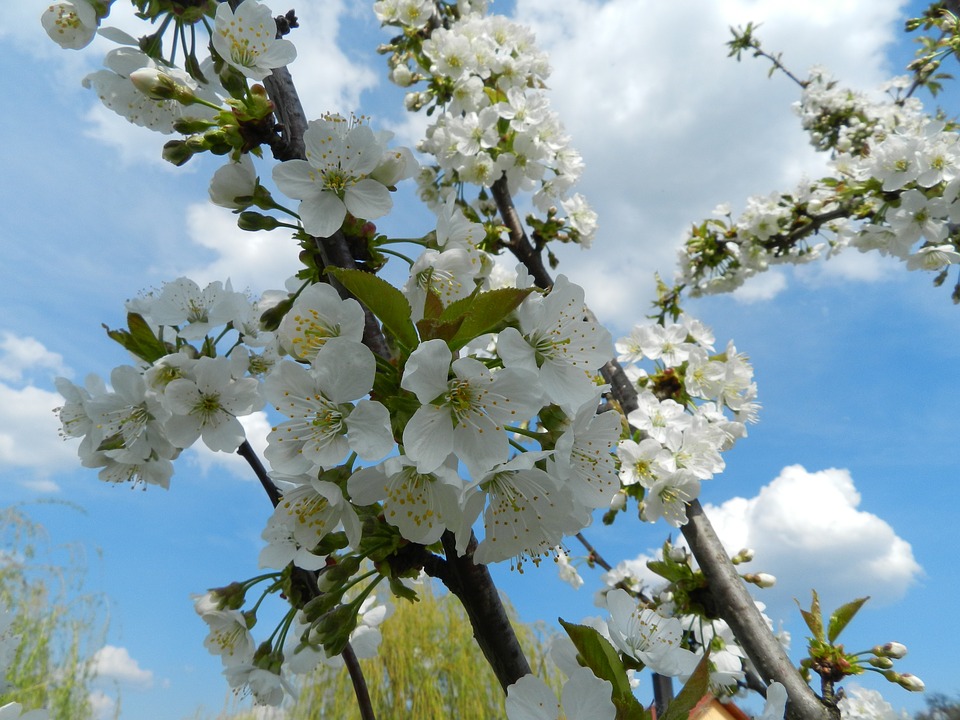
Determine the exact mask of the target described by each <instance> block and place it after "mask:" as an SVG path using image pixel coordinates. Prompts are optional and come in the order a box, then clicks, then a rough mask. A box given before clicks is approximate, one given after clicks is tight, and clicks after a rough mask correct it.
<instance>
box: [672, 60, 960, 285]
mask: <svg viewBox="0 0 960 720" xmlns="http://www.w3.org/2000/svg"><path fill="white" fill-rule="evenodd" d="M905 84H906V79H904V78H899V79H896V80H894V81H892V82H891V83H889V84H888V86H887V89H888V90H891V91H896V90H902V89H903V87H904V86H905ZM796 107H797V112H798V114H799V115H800V117H801V120H802V122H803V126H804V129H806V130H807V131H808V132H809V133H810V137H811V142H812V143H813V145H814V146H815V147H817V148H818V149H821V150H826V151H831V152H832V157H831V160H830V169H831V171H832V173H831V175H832V176H831V177H828V178H826V179H824V180H821V181H816V182H804V183H801V185H800V186H798V188H797V189H796V190H795V192H794V193H793V194H782V195H777V194H773V195H770V196H767V197H762V196H757V197H753V198H750V199H749V200H748V202H747V207H746V209H745V210H744V212H743V213H742V214H741V215H740V217H738V218H737V219H736V220H734V219H733V218H732V216H731V214H730V210H729V208H727V207H725V206H721V207H720V208H718V210H717V211H716V212H715V215H718V216H719V217H718V218H715V219H711V220H708V221H706V222H705V223H704V224H703V225H701V226H699V227H697V226H694V228H693V229H692V230H691V233H690V235H688V237H687V240H686V242H685V246H684V248H683V249H682V250H681V252H680V265H681V269H680V277H679V281H680V282H681V283H684V284H686V285H688V286H689V287H690V288H691V291H692V293H693V294H700V293H713V292H726V291H729V290H732V289H734V288H736V287H738V286H739V285H741V284H742V283H743V282H744V281H745V280H746V279H747V278H749V277H751V276H752V275H755V274H757V273H759V272H763V271H764V270H766V269H768V267H769V266H770V265H772V264H775V263H784V262H791V263H799V262H809V261H811V260H813V259H816V258H818V257H820V255H821V254H822V253H823V251H824V250H825V249H827V248H829V252H830V253H831V254H832V253H836V252H839V251H840V250H842V249H843V248H844V247H847V246H850V245H852V246H853V247H855V248H857V249H859V250H860V251H861V252H866V251H870V250H877V251H879V252H880V253H881V254H883V255H891V256H893V257H896V258H898V259H900V260H902V261H903V262H904V263H905V264H906V266H907V269H909V270H928V271H934V272H939V273H945V271H946V268H948V267H949V266H951V265H956V264H958V263H960V247H958V238H957V237H956V236H955V233H954V231H953V230H952V227H953V226H955V225H956V224H957V223H958V222H960V143H958V140H960V135H958V134H957V132H956V131H955V130H954V128H953V126H948V125H946V124H945V123H943V122H942V121H939V120H934V119H932V118H930V117H929V116H928V115H926V114H925V113H924V112H923V110H922V107H921V105H920V103H919V101H918V100H916V99H915V98H896V100H895V101H887V102H877V101H873V100H871V99H870V98H869V97H867V96H866V95H865V94H862V93H856V92H853V91H850V90H847V89H844V88H841V87H839V86H837V84H836V82H835V81H833V80H832V79H831V78H830V76H829V75H828V74H827V73H826V72H825V71H824V70H822V69H819V68H816V69H814V70H813V71H812V74H811V77H810V79H809V80H808V82H807V84H806V86H805V87H804V90H803V95H802V99H801V101H800V102H799V103H798V105H797V106H796ZM812 233H818V234H820V235H822V236H823V237H824V241H823V242H820V243H818V244H814V245H810V244H809V243H808V242H807V237H808V236H809V235H811V234H812ZM944 276H945V275H944ZM941 279H942V278H941Z"/></svg>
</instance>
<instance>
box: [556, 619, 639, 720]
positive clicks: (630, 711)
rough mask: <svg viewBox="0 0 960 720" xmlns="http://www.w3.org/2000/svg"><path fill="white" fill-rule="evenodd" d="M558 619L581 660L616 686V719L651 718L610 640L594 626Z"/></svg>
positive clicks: (595, 673)
mask: <svg viewBox="0 0 960 720" xmlns="http://www.w3.org/2000/svg"><path fill="white" fill-rule="evenodd" d="M558 620H559V621H560V624H561V625H562V626H563V629H564V630H566V631H567V635H569V636H570V639H571V640H572V641H573V644H574V646H576V648H577V653H578V654H579V656H578V660H579V661H580V664H582V665H583V666H584V667H588V668H590V669H591V670H592V671H593V674H594V675H596V676H597V677H598V678H600V679H601V680H606V681H607V682H609V683H610V684H611V685H612V686H613V696H612V698H611V700H612V701H613V704H614V705H615V706H616V708H617V715H616V720H650V713H648V712H647V711H646V710H644V708H643V705H641V704H640V701H639V700H637V698H635V697H634V695H633V691H632V690H631V689H630V680H629V679H628V678H627V671H626V670H625V669H624V667H623V663H622V662H621V660H620V655H619V654H618V653H617V651H616V650H615V649H614V648H613V645H611V644H610V641H609V640H607V639H606V638H605V637H603V636H602V635H601V634H600V633H599V632H597V631H596V630H595V629H594V628H592V627H588V626H586V625H576V624H574V623H568V622H565V621H564V620H563V619H562V618H558Z"/></svg>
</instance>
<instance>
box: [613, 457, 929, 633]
mask: <svg viewBox="0 0 960 720" xmlns="http://www.w3.org/2000/svg"><path fill="white" fill-rule="evenodd" d="M860 501H861V497H860V493H859V492H858V491H857V489H856V487H855V485H854V482H853V478H852V477H851V476H850V472H849V471H848V470H844V469H837V468H830V469H827V470H820V471H816V472H810V471H808V470H806V469H805V468H803V467H802V466H800V465H790V466H788V467H785V468H784V469H783V470H782V471H781V472H780V474H779V475H778V476H777V477H776V478H775V479H774V480H773V481H772V482H770V483H769V484H768V485H765V486H764V487H763V488H761V490H760V492H759V493H758V494H757V495H756V496H755V497H752V498H744V497H734V498H731V499H730V500H727V501H726V502H724V503H723V504H722V505H719V506H713V505H706V506H705V508H704V509H705V511H706V513H707V515H708V517H709V518H710V521H711V523H712V524H713V526H714V529H715V530H716V532H717V535H718V536H719V537H720V540H721V542H722V543H723V545H724V547H725V548H726V549H727V551H728V552H729V553H730V554H731V555H733V554H734V553H736V552H737V551H738V550H740V549H741V548H752V549H753V550H754V551H755V552H756V555H755V556H754V559H753V560H752V561H751V562H750V563H749V564H747V565H744V566H742V571H743V572H766V573H770V574H772V575H774V576H775V577H776V578H777V584H776V585H775V586H774V587H772V588H769V589H765V590H762V591H758V592H757V597H758V599H760V600H762V601H763V602H764V603H765V604H766V606H767V614H768V615H769V616H770V617H772V618H773V619H774V620H777V619H783V620H786V619H789V618H793V617H794V616H795V615H796V604H795V603H794V598H796V599H799V600H800V601H801V602H807V601H808V600H809V598H810V591H811V589H815V590H816V591H817V592H818V593H819V594H820V597H821V598H822V600H823V605H824V607H831V608H832V607H836V606H838V605H840V604H841V603H844V602H848V601H849V600H852V599H853V598H855V597H862V596H864V595H869V596H870V597H871V601H870V604H871V606H876V605H883V604H888V603H892V602H895V601H896V600H899V599H900V598H902V597H903V595H904V594H905V593H906V591H907V589H908V588H909V587H910V586H911V585H912V584H913V582H914V581H915V580H916V579H917V578H918V577H919V576H920V575H921V573H922V572H923V571H922V569H921V567H920V565H919V564H918V563H917V561H916V560H915V559H914V557H913V551H912V549H911V547H910V544H909V543H907V542H906V541H905V540H903V539H902V538H900V537H898V536H897V534H896V532H895V531H894V529H893V528H892V527H891V526H890V525H889V524H888V523H887V522H886V521H884V520H883V519H881V518H879V517H877V516H876V515H874V514H873V513H870V512H866V511H864V510H860V509H859V506H860ZM677 544H678V545H685V543H684V542H683V539H682V538H680V541H679V542H678V543H677ZM653 557H654V554H652V553H651V554H643V555H640V556H639V557H637V558H635V559H634V560H629V561H626V562H625V563H624V567H625V569H626V571H627V572H628V573H629V574H630V575H632V576H633V577H636V578H638V579H640V580H641V582H643V583H644V584H645V585H646V586H648V587H658V586H659V585H661V584H662V583H663V579H662V578H660V577H659V576H658V575H655V574H654V573H652V572H650V570H649V569H648V568H647V566H646V563H647V561H648V560H650V559H652V558H653Z"/></svg>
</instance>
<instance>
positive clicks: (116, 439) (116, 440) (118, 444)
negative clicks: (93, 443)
mask: <svg viewBox="0 0 960 720" xmlns="http://www.w3.org/2000/svg"><path fill="white" fill-rule="evenodd" d="M125 447H126V445H125V444H124V440H123V433H114V434H113V435H111V436H110V437H107V438H104V439H103V441H102V442H101V443H100V444H99V445H97V452H106V451H107V450H123V449H124V448H125Z"/></svg>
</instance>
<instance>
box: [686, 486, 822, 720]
mask: <svg viewBox="0 0 960 720" xmlns="http://www.w3.org/2000/svg"><path fill="white" fill-rule="evenodd" d="M687 519H688V521H687V524H686V525H684V526H683V527H682V528H681V530H682V532H683V536H684V538H686V540H687V543H688V544H689V545H690V550H691V552H692V553H693V556H694V557H695V558H696V559H697V563H699V565H700V569H701V570H702V571H703V575H704V577H706V578H707V582H708V583H709V584H710V591H711V593H712V594H713V597H714V599H715V600H716V601H717V605H718V607H719V608H720V615H721V617H722V618H723V619H724V620H725V621H726V622H727V624H728V625H729V626H730V629H731V630H733V634H734V635H735V636H736V638H737V642H739V643H740V645H741V646H742V647H743V649H744V651H745V652H746V653H747V656H748V657H749V658H750V660H751V661H752V662H753V664H754V665H755V666H756V667H757V671H758V672H759V673H760V675H761V679H762V680H764V681H766V682H768V683H769V682H771V681H774V680H776V681H777V682H779V683H781V684H782V685H783V686H784V687H785V688H786V689H787V696H788V697H789V698H790V700H789V702H788V703H787V715H786V717H787V720H839V718H840V714H839V711H836V708H828V707H827V706H826V705H824V704H823V703H822V702H821V701H820V698H818V697H817V696H816V694H815V693H814V692H813V690H812V689H811V688H810V686H809V685H807V683H806V681H804V679H803V678H802V677H801V676H800V673H799V672H798V671H797V669H796V668H795V667H794V666H793V663H791V662H790V658H788V657H787V654H786V652H784V650H783V646H782V645H780V642H779V641H778V640H777V639H776V638H775V637H774V636H773V633H772V632H770V629H769V628H768V627H767V623H766V621H765V620H764V619H763V616H762V615H761V614H760V611H759V610H758V609H757V606H756V603H754V601H753V598H752V597H750V593H749V592H747V588H746V586H745V585H744V583H743V581H742V580H741V579H740V575H739V574H738V573H737V570H736V568H735V567H734V566H733V564H732V563H731V562H730V558H729V557H727V553H726V551H725V550H724V549H723V545H721V544H720V539H719V538H718V537H717V534H716V532H714V529H713V526H712V525H711V524H710V521H709V520H708V519H707V516H706V514H705V513H704V512H703V507H702V506H701V505H700V502H699V501H698V500H694V501H693V502H691V503H690V504H688V505H687Z"/></svg>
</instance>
